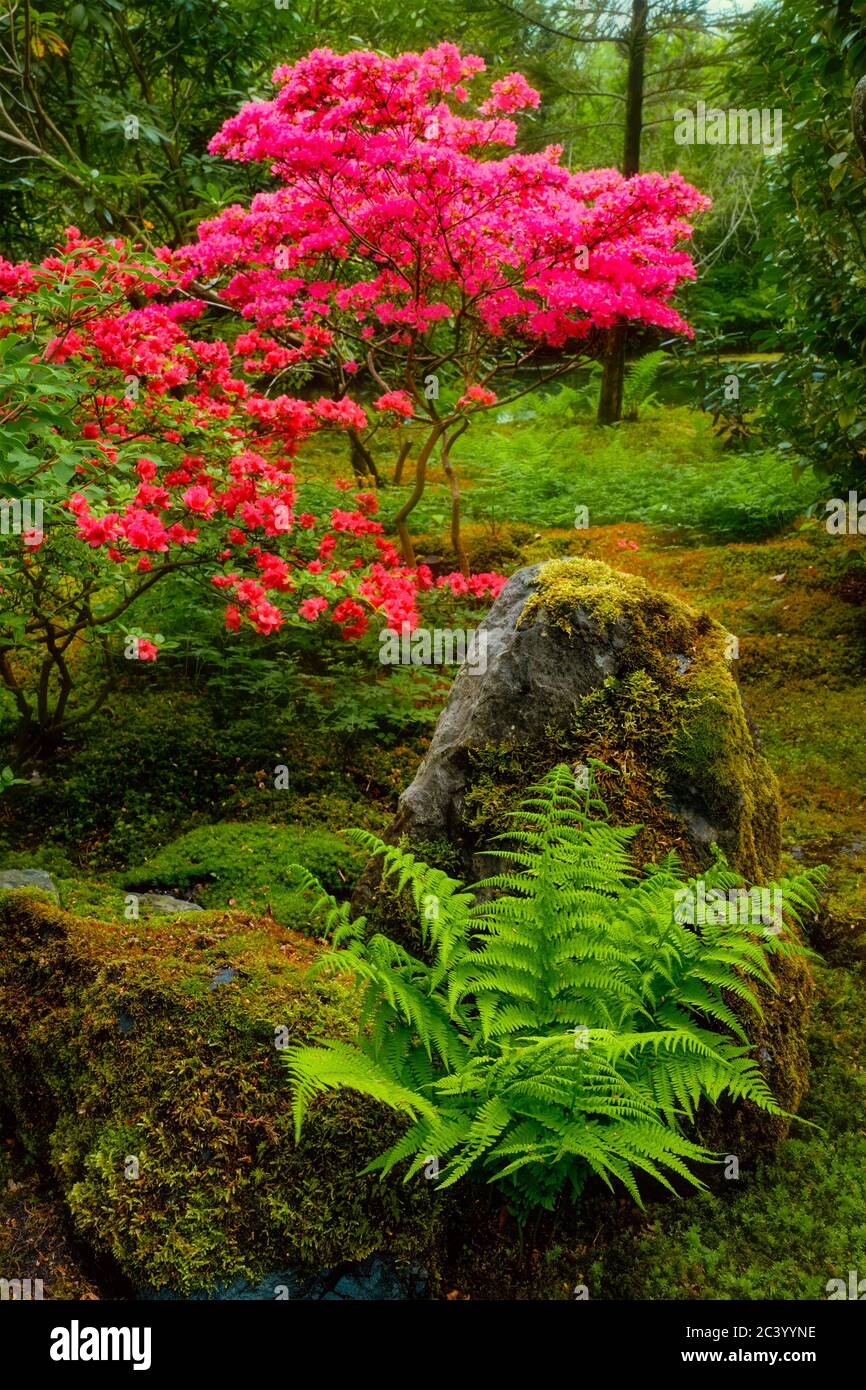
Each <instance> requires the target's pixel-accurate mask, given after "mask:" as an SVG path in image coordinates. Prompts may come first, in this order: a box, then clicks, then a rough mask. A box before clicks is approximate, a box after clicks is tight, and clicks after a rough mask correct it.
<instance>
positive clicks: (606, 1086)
mask: <svg viewBox="0 0 866 1390" xmlns="http://www.w3.org/2000/svg"><path fill="white" fill-rule="evenodd" d="M604 809H605V808H604V806H603V805H602V803H601V802H600V801H599V800H598V798H597V796H596V795H595V793H594V790H593V788H592V786H591V785H590V787H589V788H588V789H587V790H586V791H584V792H581V791H579V790H577V789H576V787H575V780H574V775H573V773H572V771H571V769H570V768H568V767H567V766H565V765H560V766H557V767H556V768H554V769H553V770H552V771H551V772H550V773H549V774H548V776H547V777H546V778H545V779H544V781H543V782H542V783H541V784H540V785H539V786H537V787H535V788H533V789H532V792H531V793H530V794H529V795H528V797H527V798H526V799H525V800H524V801H523V802H522V804H521V806H520V809H519V810H518V811H516V812H513V813H512V820H513V821H514V828H513V829H512V830H511V831H510V832H509V834H508V835H507V836H501V837H498V838H499V839H500V840H503V839H505V840H507V841H508V847H507V849H506V848H503V849H498V850H493V851H492V852H493V853H495V854H498V855H499V856H500V857H502V858H503V859H504V861H505V862H504V865H503V871H502V872H501V873H499V874H497V875H494V876H493V877H491V878H488V879H486V880H484V881H483V882H482V883H479V884H476V885H475V887H474V890H473V891H472V892H470V891H469V890H467V889H466V888H464V887H463V886H462V885H461V884H460V883H459V882H457V880H455V879H452V878H450V877H448V875H446V874H444V873H443V872H441V871H440V870H437V869H430V868H428V867H427V866H426V865H424V864H422V863H420V862H419V861H418V860H416V859H415V857H414V856H413V855H411V854H409V853H407V852H406V851H405V850H400V849H395V848H392V847H388V846H386V845H384V844H383V843H382V842H381V841H379V840H377V839H376V838H375V837H374V836H371V835H368V834H364V833H362V832H357V833H356V838H357V839H358V840H359V842H360V843H362V844H364V845H365V846H366V847H367V848H368V849H369V850H371V851H372V852H373V853H376V854H381V855H383V856H384V863H385V873H386V874H387V875H389V876H394V877H395V878H396V880H397V888H398V891H402V890H403V889H405V888H408V889H409V890H410V891H411V893H412V895H413V898H414V901H415V905H416V908H417V910H418V912H419V914H420V918H421V935H422V938H423V941H424V945H425V947H426V958H425V959H419V958H418V957H416V956H414V955H412V954H411V953H410V952H409V951H408V950H406V949H405V948H403V947H401V946H399V945H398V944H397V943H396V942H394V941H391V940H390V939H389V938H388V937H386V936H384V935H382V934H376V935H373V936H372V937H370V938H369V939H365V933H364V927H365V919H364V918H361V919H359V920H357V921H355V922H352V921H351V920H350V917H349V911H348V908H347V907H346V906H343V907H338V906H337V904H336V903H332V905H331V913H330V917H329V928H330V930H331V931H332V932H333V946H334V952H333V954H332V955H331V957H330V958H329V957H323V958H322V961H321V962H319V963H318V964H317V967H316V969H321V968H323V967H325V966H327V964H328V962H329V960H330V964H331V966H332V967H333V968H335V969H336V970H337V971H339V972H340V973H343V972H351V973H352V974H353V975H354V977H355V979H356V980H357V981H358V982H359V984H360V985H361V986H362V1005H361V1015H360V1018H361V1027H360V1032H359V1035H358V1040H357V1044H356V1045H355V1046H350V1045H347V1044H346V1043H345V1042H342V1041H331V1042H329V1043H327V1044H326V1046H325V1047H322V1048H310V1047H308V1046H304V1047H297V1048H293V1049H292V1050H291V1051H290V1052H289V1054H288V1055H287V1061H288V1065H289V1069H290V1072H291V1074H292V1077H293V1080H294V1083H295V1116H296V1122H297V1127H298V1133H300V1131H301V1127H302V1123H303V1120H304V1116H305V1114H306V1111H307V1109H308V1106H309V1105H310V1103H311V1101H312V1100H313V1098H314V1097H315V1096H316V1095H318V1094H319V1093H321V1092H325V1091H329V1090H332V1089H335V1088H337V1089H343V1088H348V1089H351V1090H355V1091H358V1092H360V1093H362V1094H364V1095H368V1096H370V1097H373V1098H375V1099H376V1100H378V1101H381V1102H384V1103H385V1104H387V1105H389V1106H391V1107H392V1108H393V1109H394V1110H396V1111H398V1112H399V1113H401V1114H402V1115H404V1116H405V1117H406V1118H407V1120H408V1126H407V1129H406V1133H405V1134H404V1136H403V1138H402V1139H401V1140H399V1141H398V1142H397V1143H396V1144H394V1145H393V1146H392V1147H391V1148H389V1149H388V1150H387V1151H386V1152H385V1153H384V1154H382V1155H381V1157H380V1158H378V1159H377V1160H376V1161H375V1162H374V1163H373V1164H372V1165H371V1169H374V1170H375V1169H380V1170H381V1171H382V1173H383V1176H384V1175H385V1174H387V1173H388V1172H390V1171H391V1169H392V1168H394V1167H395V1166H397V1165H404V1164H406V1163H407V1162H408V1165H409V1166H408V1169H407V1172H406V1180H408V1179H409V1178H411V1177H412V1176H413V1175H414V1174H416V1173H418V1172H419V1171H420V1170H421V1169H423V1168H425V1166H426V1165H427V1164H429V1163H430V1161H431V1159H432V1158H435V1159H436V1160H437V1161H438V1162H439V1163H440V1164H441V1168H440V1170H439V1181H440V1185H441V1186H443V1187H447V1186H450V1185H451V1184H453V1183H455V1182H457V1181H458V1180H459V1179H460V1178H462V1177H464V1176H465V1175H466V1174H468V1173H470V1171H471V1172H472V1173H473V1176H474V1175H476V1174H478V1173H479V1170H484V1171H485V1173H486V1174H487V1176H488V1178H489V1180H490V1181H495V1182H499V1183H502V1184H503V1185H504V1188H505V1190H506V1192H507V1193H508V1195H509V1196H510V1198H511V1200H512V1201H513V1203H514V1204H515V1205H516V1207H517V1208H518V1209H519V1210H521V1211H522V1212H524V1213H525V1212H526V1211H528V1210H529V1209H531V1208H533V1207H535V1206H545V1207H551V1206H552V1205H553V1204H554V1202H555V1200H556V1198H557V1196H558V1195H559V1194H560V1193H561V1192H562V1191H567V1192H569V1193H570V1194H571V1195H572V1196H576V1195H579V1194H580V1192H581V1191H582V1190H583V1187H584V1185H585V1183H586V1180H587V1178H588V1177H589V1176H590V1175H592V1174H596V1175H597V1176H599V1177H600V1178H602V1179H603V1181H604V1182H605V1183H607V1184H608V1185H609V1186H610V1185H611V1183H612V1181H613V1180H618V1181H619V1182H621V1183H622V1184H623V1185H624V1186H625V1187H626V1188H627V1190H628V1191H629V1193H630V1194H631V1196H632V1197H633V1198H634V1200H635V1201H636V1202H638V1203H640V1202H641V1194H640V1189H639V1186H638V1183H639V1179H640V1177H641V1175H648V1176H650V1177H652V1178H654V1179H656V1180H658V1181H659V1182H661V1183H663V1184H664V1185H665V1186H668V1187H671V1186H672V1181H671V1180H672V1179H674V1178H676V1177H679V1178H680V1179H682V1180H683V1181H684V1182H688V1183H691V1184H693V1185H694V1186H696V1187H700V1186H703V1184H702V1183H701V1181H700V1179H698V1178H697V1177H696V1176H695V1175H694V1173H693V1172H692V1166H691V1165H693V1164H694V1163H701V1162H707V1161H709V1160H710V1159H711V1158H712V1157H713V1155H712V1154H711V1153H710V1152H709V1151H708V1150H706V1149H704V1148H702V1147H701V1146H700V1145H699V1144H697V1143H695V1142H694V1140H693V1139H691V1138H689V1137H688V1136H687V1133H686V1131H685V1125H686V1124H687V1123H689V1122H691V1121H693V1119H694V1117H695V1110H696V1107H697V1106H698V1104H699V1102H700V1101H701V1100H704V1099H706V1100H708V1101H710V1102H711V1103H714V1102H716V1101H718V1100H719V1099H720V1098H721V1097H723V1096H727V1097H730V1098H731V1099H733V1100H735V1101H741V1100H748V1101H751V1102H753V1103H754V1104H755V1105H757V1106H759V1107H760V1108H761V1109H764V1110H767V1111H769V1112H770V1113H776V1114H778V1113H780V1107H779V1106H778V1105H777V1103H776V1102H775V1100H774V1099H773V1096H772V1094H771V1092H770V1089H769V1087H768V1085H767V1083H766V1081H765V1079H764V1076H763V1075H762V1073H761V1070H760V1068H759V1066H758V1064H757V1063H756V1062H755V1061H754V1060H753V1059H752V1058H751V1057H750V1056H749V1043H748V1035H747V1032H746V1030H745V1028H744V1026H743V1022H742V1021H741V1015H743V1014H745V1016H746V1018H748V1016H749V1015H750V1014H751V1013H754V1012H759V1011H760V1009H759V1005H758V1001H757V998H756V994H755V988H756V987H757V986H767V985H768V984H771V983H772V979H773V970H772V964H771V962H772V960H773V957H775V956H778V957H780V958H785V957H790V956H793V955H797V954H801V953H802V951H803V948H802V946H801V945H800V944H799V941H798V939H797V937H796V935H795V934H794V933H793V932H792V931H791V930H790V927H788V928H786V929H785V930H784V931H783V932H781V933H779V934H778V935H774V934H772V933H771V932H768V931H767V930H766V928H765V926H764V925H762V924H761V923H754V924H752V925H734V924H730V923H726V922H720V923H717V924H711V923H708V924H707V925H705V926H698V927H696V928H693V929H692V928H689V927H688V926H686V925H684V924H683V922H682V921H678V920H677V917H678V916H679V915H680V914H679V913H677V914H675V911H674V909H675V904H676V903H677V901H678V900H677V898H676V894H677V890H678V889H679V888H681V887H682V880H681V879H680V877H679V876H678V874H677V861H676V857H675V856H674V855H673V854H671V855H669V856H667V857H666V859H665V860H664V861H663V862H662V863H661V864H660V865H658V866H657V867H656V868H654V869H653V870H651V872H650V873H649V875H648V876H647V877H646V878H643V879H641V878H639V877H638V875H637V873H636V871H635V869H634V868H633V866H632V865H631V863H630V862H629V857H628V846H629V844H630V842H631V840H632V838H633V836H634V833H635V832H634V831H633V830H629V829H622V828H615V827H613V826H611V825H609V824H607V823H606V822H605V820H604V819H598V818H597V817H598V816H599V815H601V816H603V815H604ZM594 817H596V818H594ZM815 877H816V876H815V874H814V873H813V874H812V875H809V874H804V875H801V876H800V877H799V878H798V879H796V880H792V881H789V882H786V883H785V884H784V885H783V892H784V895H785V901H786V906H787V910H788V912H789V915H790V916H791V917H793V918H796V914H797V910H798V909H799V908H803V907H806V906H812V905H813V904H814V901H815V894H814V889H813V881H814V879H815ZM704 882H705V885H706V886H707V890H709V889H710V888H714V887H719V888H721V889H727V888H729V887H731V886H732V885H734V884H735V883H737V882H738V880H737V879H736V877H735V876H733V875H731V874H730V873H729V871H728V870H727V868H726V866H725V865H724V861H722V860H721V859H720V860H718V861H717V862H716V864H715V865H714V867H713V868H712V869H710V870H708V871H707V873H706V874H705V875H704Z"/></svg>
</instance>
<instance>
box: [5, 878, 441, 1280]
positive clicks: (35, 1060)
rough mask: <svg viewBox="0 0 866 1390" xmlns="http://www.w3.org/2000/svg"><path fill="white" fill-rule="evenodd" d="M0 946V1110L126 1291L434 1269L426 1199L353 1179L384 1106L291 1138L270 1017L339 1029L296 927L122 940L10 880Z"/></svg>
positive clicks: (302, 1033)
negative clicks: (281, 1275) (406, 1262)
mask: <svg viewBox="0 0 866 1390" xmlns="http://www.w3.org/2000/svg"><path fill="white" fill-rule="evenodd" d="M0 943H2V944H0V1054H2V1067H0V1073H2V1081H0V1104H2V1105H3V1106H5V1107H6V1108H7V1110H9V1111H10V1112H11V1113H12V1115H13V1116H14V1118H15V1123H16V1128H17V1130H18V1133H19V1135H20V1136H21V1138H22V1141H23V1142H24V1143H25V1145H26V1146H27V1147H28V1148H29V1150H30V1151H31V1152H32V1153H33V1154H34V1156H36V1157H37V1158H39V1159H40V1161H42V1162H44V1161H46V1160H47V1161H49V1162H50V1165H51V1168H52V1170H53V1173H54V1175H55V1178H56V1180H57V1182H58V1184H59V1187H60V1190H61V1191H62V1193H63V1195H64V1197H65V1199H66V1202H67V1205H68V1208H69V1210H70V1212H71V1214H72V1217H73V1220H74V1222H75V1225H76V1227H77V1229H78V1231H79V1233H80V1234H81V1235H82V1236H84V1237H85V1238H86V1239H87V1240H88V1241H89V1242H90V1243H91V1244H92V1245H93V1247H94V1248H95V1249H96V1250H97V1251H100V1252H102V1253H104V1254H108V1255H111V1256H112V1257H113V1258H114V1259H115V1260H116V1261H117V1262H118V1264H119V1265H120V1266H121V1268H122V1270H123V1271H124V1273H125V1274H126V1275H128V1277H129V1278H130V1279H132V1280H133V1281H134V1282H135V1283H136V1284H137V1285H140V1286H154V1287H161V1286H168V1287H171V1288H173V1289H176V1290H179V1291H181V1292H190V1291H192V1290H195V1289H203V1288H209V1287H212V1286H213V1285H214V1284H216V1283H218V1282H221V1281H226V1282H230V1281H231V1280H233V1279H235V1278H248V1279H252V1280H255V1279H258V1278H259V1277H261V1276H262V1275H263V1274H264V1273H265V1272H267V1271H268V1270H272V1269H276V1268H281V1267H286V1266H292V1265H298V1266H307V1267H310V1268H318V1267H322V1266H328V1265H333V1264H335V1263H339V1262H341V1261H351V1260H356V1259H362V1258H364V1257H365V1256H366V1255H367V1254H370V1253H372V1252H373V1251H376V1250H382V1249H387V1250H389V1251H390V1252H391V1253H392V1254H394V1255H395V1256H396V1257H397V1258H402V1257H406V1258H409V1257H412V1258H418V1259H419V1260H421V1261H422V1262H426V1263H427V1264H428V1266H429V1265H431V1264H432V1265H434V1266H435V1256H434V1252H433V1249H432V1247H433V1244H434V1240H435V1234H436V1230H437V1223H438V1219H439V1214H440V1212H441V1211H442V1210H443V1207H444V1203H443V1199H442V1198H441V1197H434V1196H433V1194H432V1193H431V1191H430V1188H429V1186H428V1184H426V1183H424V1182H423V1181H419V1183H418V1184H414V1185H410V1187H407V1188H401V1187H400V1186H399V1185H397V1186H395V1185H394V1184H387V1183H380V1182H379V1181H378V1180H375V1179H373V1178H362V1177H360V1176H359V1171H360V1169H361V1168H363V1166H364V1164H365V1163H366V1162H367V1161H368V1160H369V1159H370V1158H371V1157H372V1156H373V1155H374V1154H376V1153H378V1152H380V1151H381V1149H382V1147H383V1146H384V1145H385V1143H386V1142H387V1137H388V1134H389V1133H390V1131H391V1127H392V1124H393V1121H392V1117H391V1116H390V1114H389V1112H383V1111H381V1110H380V1109H379V1108H378V1107H376V1106H374V1105H371V1104H370V1103H368V1102H366V1101H362V1100H361V1099H360V1098H356V1097H352V1096H337V1097H330V1098H327V1099H325V1101H324V1103H322V1104H317V1105H316V1106H315V1107H314V1110H313V1112H312V1113H311V1116H310V1122H309V1126H308V1127H306V1128H305V1131H304V1136H303V1140H302V1142H301V1144H300V1145H296V1144H295V1141H294V1133H293V1125H292V1118H291V1109H290V1099H291V1098H290V1088H289V1085H288V1081H287V1078H286V1075H285V1073H284V1070H283V1067H282V1065H281V1061H280V1055H281V1054H280V1052H279V1051H278V1050H277V1048H276V1047H275V1038H276V1036H277V1035H276V1033H275V1030H276V1029H277V1028H282V1027H284V1028H285V1029H286V1036H287V1037H288V1038H289V1039H290V1040H291V1041H292V1042H294V1043H298V1042H304V1041H311V1040H312V1039H313V1038H317V1037H319V1036H321V1035H327V1036H329V1037H332V1036H333V1037H339V1036H347V1034H348V1033H349V1032H350V1031H352V1029H353V1027H354V1010H353V1004H352V996H351V995H350V992H349V985H348V982H347V981H345V980H330V981H324V980H323V981H321V982H318V983H310V982H308V981H306V980H305V978H304V976H305V972H306V969H307V967H308V966H309V964H310V963H311V962H312V961H313V960H314V959H315V956H316V953H317V951H318V948H317V947H316V946H315V945H314V944H313V943H312V942H310V941H309V940H308V939H306V938H303V937H300V936H297V935H295V934H293V933H291V932H285V931H283V930H281V929H279V928H278V927H277V926H276V924H275V923H273V922H272V921H269V920H267V919H265V920H255V919H253V918H250V917H246V916H244V915H242V914H237V913H234V914H233V913H223V914H220V913H207V914H202V916H200V917H196V918H195V919H194V920H193V921H189V920H185V919H184V918H180V919H177V920H176V921H170V922H153V923H150V924H148V925H147V927H146V928H142V927H141V926H139V925H138V924H136V925H135V926H133V925H132V924H130V927H129V928H128V930H127V932H126V933H123V932H121V931H119V930H118V928H117V927H114V926H111V925H108V924H105V923H100V922H95V921H92V920H89V919H86V918H78V917H73V916H72V915H70V914H68V913H63V912H60V911H57V910H55V909H53V908H51V907H50V906H49V905H48V904H47V903H46V901H45V899H44V898H40V897H39V896H38V895H34V894H31V893H28V892H18V893H10V894H4V895H2V897H0ZM227 967H231V970H232V971H233V972H234V974H233V977H232V978H231V980H230V981H229V982H227V983H218V979H219V978H222V979H225V978H226V976H225V974H223V975H220V972H225V971H226V968H227ZM130 1158H135V1159H136V1160H137V1162H138V1174H139V1175H138V1177H137V1178H131V1177H129V1176H127V1172H128V1169H129V1164H128V1160H129V1159H130Z"/></svg>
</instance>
